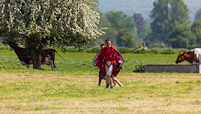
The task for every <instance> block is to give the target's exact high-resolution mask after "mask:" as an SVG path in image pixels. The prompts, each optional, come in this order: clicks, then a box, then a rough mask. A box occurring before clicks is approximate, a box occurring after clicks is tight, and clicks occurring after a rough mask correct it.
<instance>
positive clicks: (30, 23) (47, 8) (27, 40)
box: [0, 0, 102, 55]
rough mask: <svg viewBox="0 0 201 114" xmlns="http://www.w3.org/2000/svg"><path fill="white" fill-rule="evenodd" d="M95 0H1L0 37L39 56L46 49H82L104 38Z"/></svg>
mask: <svg viewBox="0 0 201 114" xmlns="http://www.w3.org/2000/svg"><path fill="white" fill-rule="evenodd" d="M94 7H95V2H92V0H1V2H0V25H1V26H0V36H1V37H4V41H5V43H6V42H8V41H14V42H16V43H20V44H22V45H24V46H25V47H26V48H30V49H32V51H33V52H34V53H35V54H36V55H39V53H36V52H41V51H42V49H43V48H44V47H45V46H47V45H50V46H57V47H62V48H64V47H65V46H69V45H70V46H75V47H81V46H83V45H84V44H86V43H88V41H91V40H94V39H96V38H97V37H98V36H100V35H102V31H101V29H99V28H98V26H97V24H98V23H99V18H100V16H99V13H98V12H96V10H95V8H94Z"/></svg>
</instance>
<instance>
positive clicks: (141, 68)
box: [133, 65, 144, 72]
mask: <svg viewBox="0 0 201 114" xmlns="http://www.w3.org/2000/svg"><path fill="white" fill-rule="evenodd" d="M133 72H144V66H143V65H135V69H134V70H133Z"/></svg>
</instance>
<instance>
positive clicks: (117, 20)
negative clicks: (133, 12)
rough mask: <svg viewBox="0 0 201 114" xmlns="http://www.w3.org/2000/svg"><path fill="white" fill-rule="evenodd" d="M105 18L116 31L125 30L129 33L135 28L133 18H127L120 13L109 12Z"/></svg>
mask: <svg viewBox="0 0 201 114" xmlns="http://www.w3.org/2000/svg"><path fill="white" fill-rule="evenodd" d="M105 16H106V17H107V18H108V20H109V21H110V23H111V25H112V27H113V28H116V30H120V29H123V28H127V29H128V30H129V31H130V32H131V31H132V30H133V29H134V27H135V22H134V20H133V17H131V16H127V15H126V14H124V13H123V12H122V11H116V12H114V11H110V12H108V13H106V14H105Z"/></svg>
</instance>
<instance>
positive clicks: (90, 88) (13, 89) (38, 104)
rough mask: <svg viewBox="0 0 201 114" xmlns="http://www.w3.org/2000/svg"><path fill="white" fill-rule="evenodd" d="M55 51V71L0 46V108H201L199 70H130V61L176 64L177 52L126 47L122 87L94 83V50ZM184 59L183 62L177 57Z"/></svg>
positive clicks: (180, 111)
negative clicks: (34, 65)
mask: <svg viewBox="0 0 201 114" xmlns="http://www.w3.org/2000/svg"><path fill="white" fill-rule="evenodd" d="M58 52H59V54H61V55H62V56H63V57H64V58H66V61H63V60H62V59H61V58H60V57H59V56H57V55H56V60H55V64H56V66H57V71H52V69H51V67H50V66H47V65H43V66H42V67H43V68H44V69H46V70H35V69H32V66H31V67H30V69H26V67H25V66H22V65H21V64H20V62H19V60H18V58H17V56H16V55H15V53H14V52H13V51H12V50H7V49H0V53H1V54H0V60H1V61H0V113H149V114H155V113H159V114H163V113H173V114H183V113H200V112H201V108H200V106H201V101H200V94H201V88H200V85H201V81H200V77H201V75H200V74H192V73H133V70H134V68H135V65H141V64H175V63H174V62H175V60H176V58H177V54H132V53H125V54H123V57H124V59H125V61H126V62H125V63H124V65H123V66H124V67H125V69H123V70H122V71H121V72H120V73H119V75H118V76H117V78H118V79H119V80H120V81H121V83H122V84H123V85H124V87H123V88H121V87H118V88H114V89H104V88H105V81H102V84H101V87H97V85H98V71H99V69H98V68H97V67H93V58H94V56H95V55H96V53H78V52H74V53H70V52H68V53H65V54H64V53H61V51H60V50H58ZM182 64H188V63H182Z"/></svg>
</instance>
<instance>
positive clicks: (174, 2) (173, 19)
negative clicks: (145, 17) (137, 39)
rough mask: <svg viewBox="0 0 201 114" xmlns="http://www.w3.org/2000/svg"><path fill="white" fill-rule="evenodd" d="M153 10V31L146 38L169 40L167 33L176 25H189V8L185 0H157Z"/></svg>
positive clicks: (150, 39) (151, 15)
mask: <svg viewBox="0 0 201 114" xmlns="http://www.w3.org/2000/svg"><path fill="white" fill-rule="evenodd" d="M153 5H154V8H153V10H152V11H151V14H150V17H151V19H152V20H153V22H151V33H150V35H148V37H147V38H146V40H149V41H161V42H166V41H167V35H168V34H169V33H170V31H172V29H173V28H175V26H177V25H180V24H183V25H186V26H187V25H189V24H190V20H189V9H188V8H187V6H186V5H185V4H184V1H183V0H157V1H155V2H154V4H153Z"/></svg>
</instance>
